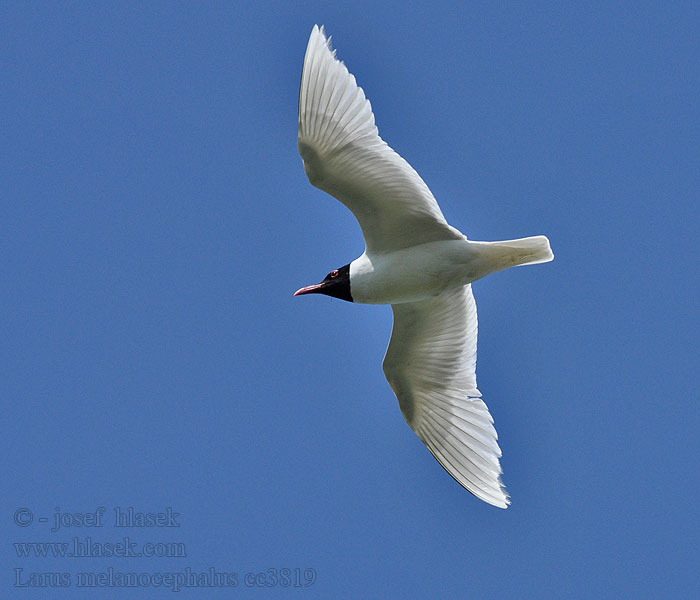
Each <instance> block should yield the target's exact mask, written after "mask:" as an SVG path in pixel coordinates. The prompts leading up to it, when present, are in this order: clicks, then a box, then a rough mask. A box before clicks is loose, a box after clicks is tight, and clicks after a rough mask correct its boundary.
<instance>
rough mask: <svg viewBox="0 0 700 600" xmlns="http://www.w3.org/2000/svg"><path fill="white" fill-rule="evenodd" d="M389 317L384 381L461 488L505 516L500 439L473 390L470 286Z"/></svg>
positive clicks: (401, 306) (474, 320)
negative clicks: (389, 338)
mask: <svg viewBox="0 0 700 600" xmlns="http://www.w3.org/2000/svg"><path fill="white" fill-rule="evenodd" d="M392 309H393V312H394V328H393V330H392V332H391V341H390V342H389V347H388V348H387V351H386V356H385V357H384V373H385V374H386V378H387V380H388V381H389V384H390V385H391V387H392V388H393V390H394V393H395V394H396V397H397V398H398V400H399V406H400V407H401V412H402V413H403V415H404V418H405V419H406V422H407V423H408V424H409V425H410V427H411V428H412V429H413V430H414V431H415V432H416V434H417V435H418V437H419V438H420V439H421V440H422V441H423V443H425V445H426V446H427V447H428V449H429V450H430V452H432V454H433V456H434V457H435V458H436V459H437V461H438V462H439V463H440V464H441V465H442V466H443V467H444V468H445V470H446V471H447V472H448V473H449V474H450V475H452V477H453V478H454V479H456V480H457V481H458V482H459V483H460V484H461V485H462V486H464V487H465V488H466V489H468V490H469V491H470V492H471V493H472V494H474V495H475V496H477V497H478V498H481V499H482V500H484V501H485V502H488V503H489V504H493V505H494V506H498V507H500V508H506V507H507V506H508V504H509V503H510V501H509V499H508V495H507V494H506V492H505V489H504V488H503V484H502V483H501V479H500V475H501V472H502V471H501V465H500V462H499V458H500V457H501V449H500V448H499V446H498V441H497V440H498V435H497V433H496V430H495V429H494V427H493V418H492V417H491V414H490V413H489V410H488V408H487V407H486V404H485V403H484V401H483V400H482V399H481V392H479V390H478V389H477V387H476V339H477V329H478V325H477V314H476V303H475V302H474V295H473V294H472V290H471V285H467V286H465V287H463V288H460V289H458V290H455V291H451V292H446V293H444V294H440V295H439V296H435V297H434V298H429V299H427V300H421V301H420V302H410V303H406V304H395V305H392Z"/></svg>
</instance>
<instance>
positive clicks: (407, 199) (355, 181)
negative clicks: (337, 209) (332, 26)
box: [298, 26, 464, 253]
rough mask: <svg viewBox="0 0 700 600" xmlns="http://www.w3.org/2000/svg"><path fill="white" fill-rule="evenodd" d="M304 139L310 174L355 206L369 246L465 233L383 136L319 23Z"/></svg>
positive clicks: (305, 94)
mask: <svg viewBox="0 0 700 600" xmlns="http://www.w3.org/2000/svg"><path fill="white" fill-rule="evenodd" d="M298 144H299V153H300V154H301V157H302V159H303V160H304V169H305V170H306V174H307V175H308V177H309V181H311V183H312V184H313V185H315V186H316V187H318V188H320V189H322V190H324V191H325V192H328V193H329V194H331V195H332V196H335V197H336V198H337V199H338V200H340V201H341V202H342V203H343V204H345V206H347V207H348V208H349V209H350V210H351V211H352V212H353V214H354V215H355V217H356V218H357V220H358V221H359V223H360V227H361V228H362V233H363V235H364V238H365V245H366V247H367V251H368V252H370V253H379V252H391V251H393V250H398V249H400V248H405V247H408V246H413V245H417V244H423V243H427V242H434V241H439V240H454V239H464V236H463V235H462V234H461V233H460V232H459V231H457V230H456V229H454V228H453V227H450V226H449V225H448V224H447V222H446V221H445V217H443V215H442V212H441V211H440V207H439V206H438V204H437V202H436V200H435V198H434V197H433V195H432V194H431V193H430V190H429V189H428V186H427V185H425V183H424V182H423V180H422V179H421V178H420V176H419V175H418V173H416V172H415V171H414V170H413V168H412V167H411V165H409V164H408V163H407V162H406V161H405V160H404V159H403V158H401V157H400V156H399V155H398V154H397V153H396V152H394V151H393V150H392V149H391V148H390V147H389V146H388V145H387V143H386V142H384V141H383V140H382V139H381V138H380V137H379V134H378V133H377V127H376V126H375V124H374V115H373V114H372V107H371V105H370V103H369V100H367V99H366V98H365V95H364V93H363V91H362V88H360V87H358V86H357V84H356V83H355V78H354V77H353V76H352V75H351V74H350V73H349V72H348V70H347V68H346V67H345V65H344V64H343V63H342V62H340V61H339V60H337V59H336V58H335V52H332V51H331V49H330V46H329V41H328V39H326V36H325V34H324V32H323V28H321V29H319V28H318V26H314V28H313V31H312V32H311V36H310V37H309V45H308V47H307V49H306V56H305V57H304V70H303V72H302V76H301V89H300V92H299V134H298Z"/></svg>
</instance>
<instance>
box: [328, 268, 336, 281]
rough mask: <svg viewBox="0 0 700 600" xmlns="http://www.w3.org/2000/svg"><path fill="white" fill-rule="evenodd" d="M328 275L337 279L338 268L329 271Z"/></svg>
mask: <svg viewBox="0 0 700 600" xmlns="http://www.w3.org/2000/svg"><path fill="white" fill-rule="evenodd" d="M328 277H330V278H331V279H335V278H336V277H338V270H337V269H336V270H335V271H331V272H330V273H328Z"/></svg>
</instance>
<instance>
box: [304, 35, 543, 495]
mask: <svg viewBox="0 0 700 600" xmlns="http://www.w3.org/2000/svg"><path fill="white" fill-rule="evenodd" d="M298 145H299V153H300V154H301V157H302V159H303V162H304V169H305V171H306V174H307V175H308V177H309V181H310V182H311V183H312V184H313V185H314V186H316V187H318V188H320V189H322V190H324V191H325V192H328V193H329V194H331V195H332V196H334V197H335V198H337V199H338V200H340V201H341V202H342V203H343V204H345V206H347V207H348V208H349V209H350V210H351V211H352V213H353V214H354V215H355V217H356V218H357V220H358V221H359V223H360V227H361V228H362V233H363V236H364V239H365V251H364V253H363V254H362V256H360V257H359V258H357V259H355V260H354V261H352V262H351V263H350V264H348V265H345V266H344V267H341V268H339V269H336V270H334V271H331V272H330V273H329V274H328V275H327V276H326V278H325V279H324V280H323V281H322V282H321V283H318V284H315V285H310V286H307V287H304V288H301V289H300V290H298V291H297V292H296V293H295V294H294V295H295V296H298V295H301V294H311V293H320V294H326V295H329V296H334V297H336V298H341V299H343V300H348V301H350V302H362V303H366V304H391V308H392V310H393V313H394V327H393V330H392V333H391V340H390V342H389V347H388V348H387V351H386V356H385V357H384V363H383V367H384V373H385V375H386V378H387V380H388V381H389V384H390V385H391V387H392V388H393V390H394V393H395V394H396V397H397V398H398V401H399V406H400V408H401V412H402V413H403V416H404V418H405V419H406V422H407V423H408V425H409V426H410V427H411V428H412V429H413V431H414V432H415V433H416V435H417V436H418V437H419V438H420V439H421V440H422V441H423V442H424V443H425V445H426V446H427V447H428V449H429V450H430V452H432V454H433V456H434V457H435V458H436V459H437V461H438V462H439V463H440V464H441V465H442V466H443V467H444V468H445V470H446V471H447V472H448V473H449V474H450V475H451V476H452V477H453V478H454V479H456V480H457V481H458V482H459V483H460V484H461V485H462V486H464V487H465V488H466V489H467V490H469V491H470V492H471V493H472V494H474V495H475V496H477V497H478V498H480V499H481V500H484V501H485V502H488V503H489V504H492V505H494V506H498V507H500V508H506V507H507V506H508V504H509V503H510V500H509V498H508V495H507V494H506V492H505V489H504V487H503V484H502V483H501V479H500V475H501V473H502V471H501V466H500V462H499V458H500V457H501V449H500V448H499V446H498V442H497V438H498V436H497V434H496V430H495V429H494V427H493V419H492V418H491V415H490V414H489V411H488V408H487V407H486V404H484V402H483V400H482V399H481V392H479V390H478V389H477V387H476V338H477V317H476V304H475V302H474V296H473V295H472V290H471V282H472V281H476V280H477V279H480V278H481V277H484V276H485V275H488V274H489V273H493V272H495V271H500V270H502V269H506V268H508V267H513V266H518V265H529V264H536V263H541V262H548V261H550V260H552V259H553V258H554V256H553V254H552V251H551V249H550V247H549V240H548V239H547V238H546V237H545V236H535V237H528V238H523V239H518V240H508V241H503V242H473V241H469V240H467V238H466V236H465V235H463V234H462V233H460V232H459V231H458V230H457V229H455V228H454V227H451V226H450V225H448V224H447V222H446V221H445V217H443V215H442V212H441V211H440V207H439V206H438V204H437V202H436V200H435V198H434V197H433V195H432V194H431V193H430V190H429V189H428V186H427V185H426V184H425V183H424V182H423V180H422V179H421V178H420V176H419V175H418V173H416V172H415V171H414V170H413V168H411V165H409V164H408V163H407V162H406V161H405V160H404V159H403V158H401V157H400V156H399V155H398V154H397V153H396V152H394V151H393V150H392V149H391V148H390V147H389V146H388V145H387V144H386V142H384V141H383V140H382V139H381V138H380V137H379V134H378V132H377V127H376V126H375V124H374V115H373V114H372V107H371V106H370V103H369V100H367V99H366V98H365V95H364V92H363V91H362V88H360V87H359V86H358V85H357V84H356V83H355V78H354V77H353V76H352V75H351V74H350V73H349V72H348V70H347V68H346V67H345V65H344V64H343V63H342V62H340V61H339V60H337V59H336V57H335V52H334V51H331V49H330V42H329V39H327V38H326V36H325V33H324V30H323V27H321V28H320V29H319V27H318V26H314V28H313V30H312V32H311V36H310V37H309V44H308V46H307V49H306V56H305V57H304V68H303V72H302V76H301V89H300V92H299V132H298Z"/></svg>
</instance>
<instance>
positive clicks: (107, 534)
mask: <svg viewBox="0 0 700 600" xmlns="http://www.w3.org/2000/svg"><path fill="white" fill-rule="evenodd" d="M454 4H455V3H440V2H437V3H435V2H433V3H425V4H417V3H416V4H408V3H385V2H356V3H352V6H349V5H340V4H339V3H325V2H295V3H287V2H274V3H249V4H246V5H245V6H242V5H240V4H237V3H228V2H218V3H206V4H204V5H201V4H200V3H171V2H167V3H158V2H152V3H148V4H147V6H144V5H143V3H127V2H119V3H93V4H92V5H90V6H88V5H86V4H85V3H68V2H63V3H41V2H39V3H19V2H5V3H2V5H1V6H0V58H1V60H2V72H3V75H2V84H1V86H0V105H1V106H2V111H0V144H1V145H2V148H3V150H2V157H3V160H2V161H0V177H1V179H2V190H3V191H2V198H3V200H2V216H3V219H2V223H3V235H2V236H0V247H1V250H2V253H1V255H2V257H3V260H2V267H1V268H0V272H1V273H2V285H1V286H0V305H1V306H2V311H1V312H0V314H1V316H0V327H1V330H2V332H3V334H2V339H3V344H2V356H3V360H2V362H1V365H0V368H1V369H2V374H1V376H0V397H1V398H2V402H3V414H4V419H3V422H4V427H3V435H2V452H3V456H4V460H3V472H2V473H3V481H4V486H3V489H4V494H3V499H2V523H3V525H2V528H3V539H4V540H5V542H4V543H3V546H2V556H3V561H2V562H3V573H2V581H3V582H4V583H3V586H4V590H3V591H2V594H1V595H2V596H3V597H7V598H46V597H47V593H48V594H49V595H51V596H52V597H60V596H65V597H76V598H96V597H98V596H99V594H100V592H99V591H98V592H96V591H95V588H85V587H79V586H78V585H77V582H78V575H77V574H79V573H93V574H99V573H107V572H108V570H109V569H112V572H132V573H133V572H135V573H145V574H147V576H148V578H149V579H148V581H149V582H151V584H149V585H152V582H153V576H154V574H161V575H162V574H164V573H182V572H185V570H186V569H188V568H189V569H191V571H192V572H198V573H199V572H201V573H205V574H206V573H209V572H210V568H211V569H214V570H215V571H216V572H218V573H235V574H236V581H237V583H238V585H237V586H236V587H235V589H234V590H231V589H222V588H215V587H188V588H185V589H182V590H181V591H180V592H179V593H178V596H177V597H182V598H223V597H231V596H232V595H234V596H236V594H240V597H245V596H251V597H252V596H256V597H263V596H264V597H265V598H273V597H288V596H294V597H304V598H360V597H364V598H410V597H417V598H418V597H422V598H426V597H431V598H455V597H463V598H480V599H486V598H503V597H518V598H556V597H558V598H562V597H567V598H621V597H635V598H664V597H665V598H670V597H673V598H684V597H688V598H690V597H696V594H697V592H698V583H699V582H698V536H699V534H700V530H699V527H698V518H697V514H698V513H697V503H698V501H699V500H700V493H699V492H700V490H699V478H698V468H697V461H698V451H699V450H700V449H699V448H698V389H699V384H700V382H699V381H698V364H697V359H698V333H699V331H698V329H699V327H698V295H699V293H700V280H699V279H698V255H699V252H698V251H699V250H700V248H699V244H698V223H699V222H700V220H699V216H700V215H699V214H698V213H699V212H700V211H699V210H698V192H699V191H700V169H699V163H698V158H699V154H698V148H699V147H700V119H699V117H698V111H697V107H698V89H699V88H698V80H699V75H700V68H699V58H698V57H699V56H700V47H699V46H700V44H699V43H698V37H697V23H698V17H699V16H700V14H699V13H698V10H697V8H696V7H695V6H694V4H693V3H673V4H672V5H671V4H667V3H644V2H642V3H638V2H635V3H618V2H614V3H604V5H603V4H599V3H587V2H586V3H583V2H582V3H573V4H570V5H566V6H564V7H562V6H556V7H555V6H551V5H550V3H527V6H525V5H520V4H518V5H515V4H510V3H507V4H496V3H464V4H463V5H462V6H460V7H459V8H457V7H455V6H454ZM314 23H319V24H325V25H326V28H327V30H328V31H329V33H331V34H332V35H333V39H334V45H335V46H336V47H337V49H338V56H339V57H340V58H341V59H342V60H344V61H345V63H346V64H347V65H348V67H349V68H350V71H351V72H352V73H354V74H355V76H356V77H357V80H358V82H359V83H360V85H362V86H363V88H364V89H365V92H366V94H367V96H368V97H369V98H370V100H371V101H372V105H373V108H374V111H375V116H376V119H377V123H378V125H379V130H380V133H381V135H382V137H383V138H384V139H385V140H387V142H388V143H389V144H390V145H391V146H392V147H394V148H395V149H396V150H397V151H398V152H399V153H401V154H402V155H403V156H404V157H405V158H406V159H407V160H408V161H409V162H410V163H411V164H412V165H413V166H414V167H415V168H416V169H417V170H418V172H419V173H420V174H421V175H422V176H423V178H424V179H425V181H426V182H427V183H428V185H429V186H430V187H431V189H432V191H433V193H434V194H435V196H436V197H437V199H438V201H439V202H440V205H441V207H442V209H443V212H444V213H445V215H446V217H447V219H448V221H449V222H450V223H452V224H454V225H455V226H456V227H458V228H459V229H461V230H462V231H464V232H465V233H466V234H467V235H468V236H469V237H470V238H472V239H481V240H498V239H509V238H515V237H522V236H526V235H535V234H540V233H543V234H546V235H548V236H549V238H550V240H551V243H552V248H553V250H554V253H555V256H556V258H555V260H554V262H553V263H550V264H546V265H538V266H533V267H527V268H522V269H513V270H510V271H506V272H502V273H498V274H495V275H491V276H489V277H487V278H486V279H484V280H482V281H479V282H477V283H476V284H475V285H474V292H475V295H476V299H477V304H478V307H479V315H480V331H479V335H480V337H479V362H478V369H477V373H478V378H479V387H480V389H481V390H482V392H483V394H484V398H485V400H486V402H487V404H488V405H489V407H490V409H491V412H492V414H493V416H494V418H495V421H496V426H497V429H498V432H499V435H500V442H501V447H502V449H503V468H504V481H505V483H506V485H507V488H508V491H509V492H510V494H511V497H512V501H513V504H512V506H511V507H510V508H509V509H508V510H507V511H503V510H499V509H496V508H493V507H491V506H488V505H486V504H485V503H483V502H480V501H478V500H477V499H476V498H474V497H473V496H471V495H470V494H469V493H468V492H466V491H465V490H464V489H462V488H461V487H460V486H459V485H458V484H457V483H455V482H454V481H453V480H452V479H451V478H450V477H449V476H448V475H447V474H446V473H445V472H444V471H443V470H442V469H441V468H440V466H439V465H438V464H437V462H435V460H434V459H433V458H432V457H431V455H430V453H429V452H428V451H427V450H426V448H425V447H424V446H423V445H422V444H421V442H420V441H419V440H418V439H417V438H416V437H415V435H414V434H413V433H412V432H411V430H410V429H409V428H408V427H407V425H406V424H405V422H404V421H403V419H402V417H401V414H400V411H399V409H398V405H397V402H396V399H395V398H394V396H393V394H392V392H391V389H390V388H389V386H388V384H387V383H386V381H385V380H384V376H383V373H382V370H381V360H382V357H383V355H384V351H385V347H386V344H387V342H388V339H389V334H390V330H391V311H390V309H389V308H388V307H375V306H361V305H353V304H348V303H344V302H342V301H337V300H331V299H329V298H326V297H304V298H293V297H292V293H293V292H294V290H296V289H297V288H298V287H300V286H301V285H305V284H309V283H314V282H316V281H318V280H320V279H321V278H322V277H323V276H324V275H325V274H326V273H327V272H328V271H329V270H331V269H332V268H335V267H338V266H340V265H343V264H346V263H347V262H349V261H350V260H352V259H354V258H355V257H357V256H358V255H359V254H360V253H361V252H362V249H363V242H362V238H361V235H360V230H359V227H358V225H357V223H356V222H355V221H354V219H353V217H352V215H351V214H350V213H349V212H348V211H347V210H346V209H345V208H344V207H343V206H342V205H340V204H339V203H338V202H336V201H335V200H333V199H332V198H331V197H329V196H326V195H325V194H324V193H322V192H321V191H319V190H316V189H315V188H312V187H311V186H310V184H309V183H308V181H307V179H306V177H305V175H304V172H303V168H302V165H301V160H300V158H299V156H298V154H297V151H296V111H297V93H298V85H299V77H300V73H301V67H302V60H303V56H304V50H305V46H306V41H307V38H308V35H309V32H310V31H311V28H312V26H313V24H314ZM100 507H104V509H105V511H104V517H103V520H102V526H101V527H97V526H92V527H88V526H87V522H86V521H85V517H82V519H83V525H82V526H81V527H78V525H77V524H78V523H79V522H80V519H81V517H79V516H78V514H83V515H86V514H88V515H89V514H93V515H95V517H94V518H97V516H98V515H99V514H100V510H99V509H100ZM129 507H133V509H134V511H135V512H137V513H156V514H157V513H162V512H164V511H166V509H167V508H168V507H170V508H171V509H172V511H174V512H176V513H178V515H179V516H178V517H177V518H176V519H175V520H176V521H177V524H179V527H175V526H171V527H129V528H118V527H115V523H114V519H115V510H116V509H119V510H120V511H124V510H126V509H127V508H129ZM57 508H58V509H59V513H60V514H61V515H64V516H63V517H62V519H64V520H63V521H61V522H62V523H64V526H62V527H61V528H59V530H58V531H51V529H52V528H55V527H52V524H53V523H54V521H53V519H54V515H55V513H56V509H57ZM20 509H21V510H20ZM18 510H20V512H16V511H18ZM40 519H47V521H46V522H40ZM87 519H88V522H89V519H90V517H87ZM15 521H17V522H18V523H19V525H17V524H16V523H15ZM172 524H173V523H171V525H172ZM87 537H90V538H91V540H92V542H94V543H101V544H107V543H117V542H120V541H122V542H123V538H124V537H128V538H129V541H130V542H134V543H136V544H138V545H139V546H138V547H139V548H142V547H144V545H145V544H154V545H156V546H153V547H157V548H183V549H186V552H185V553H186V556H169V557H144V556H142V557H120V556H119V557H118V556H112V557H105V556H92V557H80V558H76V557H71V558H68V557H60V556H59V557H53V556H47V557H41V558H39V557H36V556H32V555H29V556H20V554H21V552H22V551H26V552H30V550H27V548H30V547H28V546H16V545H13V544H27V543H31V542H38V543H58V544H61V543H69V544H72V543H74V542H73V540H74V539H77V540H78V541H79V542H80V543H84V542H85V540H86V538H87ZM166 543H167V544H171V546H157V544H166ZM177 544H179V546H178V545H177ZM18 548H20V549H19V550H18ZM22 548H23V549H24V550H22ZM31 548H34V547H31ZM47 552H49V553H50V552H51V551H50V550H47ZM59 552H60V550H59ZM168 552H170V550H168ZM175 553H176V554H177V552H175ZM30 554H31V552H30ZM285 568H287V569H290V571H289V574H291V575H290V577H292V578H293V577H295V576H296V577H297V578H299V580H300V581H301V582H302V583H304V576H305V575H306V576H308V577H313V578H314V579H313V583H312V584H311V585H309V586H308V587H300V588H295V587H294V586H293V585H290V586H288V587H285V586H283V585H282V584H281V581H282V579H284V577H285V573H287V572H282V569H285ZM15 569H20V571H15ZM308 569H313V572H312V571H307V570H308ZM32 573H67V574H68V576H69V580H70V581H69V582H70V585H69V586H68V587H66V589H65V590H63V591H61V590H56V589H55V588H49V589H48V591H47V588H46V587H44V588H38V589H34V588H31V587H29V586H27V585H25V584H27V583H28V582H30V581H31V580H32V579H31V577H32V576H31V574H32ZM251 573H252V574H253V576H254V577H253V579H250V578H249V579H248V580H246V576H247V575H248V574H251ZM260 573H263V574H265V577H266V579H265V580H264V583H266V584H267V583H272V582H273V577H274V576H277V577H278V578H279V581H278V584H277V585H276V586H262V588H261V587H260V585H261V584H260V582H262V581H263V579H262V578H259V579H257V580H256V579H255V577H256V576H257V575H256V574H260ZM295 574H296V575H295ZM313 574H315V575H313ZM268 576H269V577H268ZM37 577H39V576H37ZM49 581H52V580H51V579H50V577H49ZM247 581H248V582H250V581H254V585H247V583H246V582H247ZM18 584H21V586H22V587H18ZM53 584H54V585H55V580H53ZM104 593H105V594H108V595H110V597H114V598H154V597H164V598H165V597H172V596H171V594H172V593H173V592H171V591H170V590H169V588H168V585H165V586H164V587H163V586H161V587H148V586H146V587H137V588H128V589H125V588H113V589H110V590H109V591H104ZM236 597H237V596H236Z"/></svg>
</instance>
